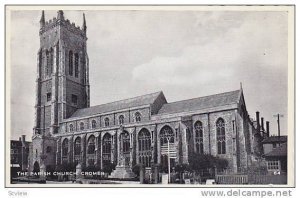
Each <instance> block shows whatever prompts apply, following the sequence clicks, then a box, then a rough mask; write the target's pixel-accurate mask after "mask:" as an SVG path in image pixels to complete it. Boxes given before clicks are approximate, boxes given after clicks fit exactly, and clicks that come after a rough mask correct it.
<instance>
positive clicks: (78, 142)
mask: <svg viewBox="0 0 300 198" xmlns="http://www.w3.org/2000/svg"><path fill="white" fill-rule="evenodd" d="M80 153H81V137H77V138H76V139H75V145H74V155H80Z"/></svg>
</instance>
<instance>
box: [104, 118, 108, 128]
mask: <svg viewBox="0 0 300 198" xmlns="http://www.w3.org/2000/svg"><path fill="white" fill-rule="evenodd" d="M104 126H106V127H108V126H109V118H105V119H104Z"/></svg>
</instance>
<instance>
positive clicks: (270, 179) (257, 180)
mask: <svg viewBox="0 0 300 198" xmlns="http://www.w3.org/2000/svg"><path fill="white" fill-rule="evenodd" d="M216 182H217V183H218V184H287V175H236V174H234V175H233V174H232V175H216Z"/></svg>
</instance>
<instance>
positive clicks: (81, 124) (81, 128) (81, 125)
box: [80, 122, 84, 131]
mask: <svg viewBox="0 0 300 198" xmlns="http://www.w3.org/2000/svg"><path fill="white" fill-rule="evenodd" d="M80 130H81V131H82V130H84V123H83V122H80Z"/></svg>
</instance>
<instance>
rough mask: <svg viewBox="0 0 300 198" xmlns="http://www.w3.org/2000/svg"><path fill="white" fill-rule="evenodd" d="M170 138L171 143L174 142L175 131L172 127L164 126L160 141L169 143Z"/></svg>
mask: <svg viewBox="0 0 300 198" xmlns="http://www.w3.org/2000/svg"><path fill="white" fill-rule="evenodd" d="M168 140H169V141H170V143H174V133H173V130H172V129H171V127H169V126H164V127H163V128H162V129H161V131H160V142H161V144H167V143H168Z"/></svg>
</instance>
